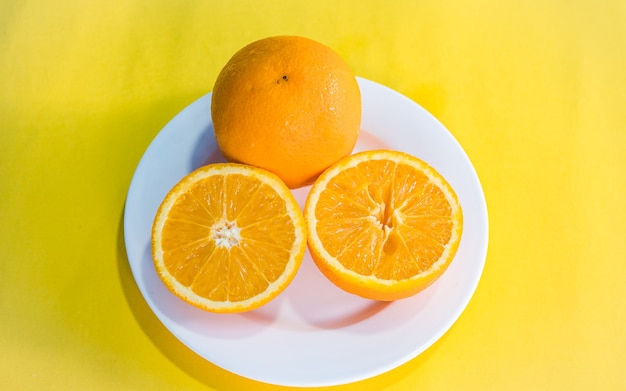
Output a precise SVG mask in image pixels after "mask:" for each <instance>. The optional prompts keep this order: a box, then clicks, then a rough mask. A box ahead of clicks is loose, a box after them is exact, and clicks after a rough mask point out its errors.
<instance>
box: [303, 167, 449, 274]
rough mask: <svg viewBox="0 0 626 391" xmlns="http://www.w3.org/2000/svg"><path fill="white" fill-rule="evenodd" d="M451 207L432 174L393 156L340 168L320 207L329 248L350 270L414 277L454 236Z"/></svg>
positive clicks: (320, 220)
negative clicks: (430, 177)
mask: <svg viewBox="0 0 626 391" xmlns="http://www.w3.org/2000/svg"><path fill="white" fill-rule="evenodd" d="M368 166H376V167H368ZM451 213H452V211H451V207H450V204H449V202H448V201H447V199H446V196H445V194H444V193H443V192H442V191H441V190H440V189H439V188H438V187H436V186H435V185H433V184H432V183H431V182H430V181H429V179H428V178H427V177H426V175H424V174H423V173H421V172H419V171H417V170H415V168H412V167H409V166H407V165H403V164H402V163H394V162H391V161H387V160H372V161H365V162H362V163H360V164H359V165H357V166H356V167H353V168H349V169H346V170H344V171H342V172H341V173H339V174H338V175H337V176H336V177H334V178H333V179H332V181H331V182H330V183H329V184H328V186H327V188H326V189H325V190H324V191H322V192H321V194H320V198H319V201H318V203H317V208H316V210H315V216H316V219H317V233H318V235H319V237H320V240H321V241H322V243H324V248H325V249H326V250H327V251H328V252H329V254H330V255H331V256H333V257H335V258H336V259H337V260H338V261H339V262H340V263H341V264H342V265H343V266H344V267H345V268H347V269H349V270H352V271H354V272H356V273H358V274H361V275H364V276H375V277H377V278H380V279H383V280H402V279H408V278H410V277H412V276H415V275H417V274H420V273H421V272H423V271H425V270H427V269H429V268H430V267H431V266H432V265H433V263H435V262H436V261H437V260H439V258H440V257H441V255H442V253H443V251H444V248H445V245H446V244H447V243H448V242H449V240H450V237H451V232H452V228H453V221H452V217H451ZM416 243H419V245H416Z"/></svg>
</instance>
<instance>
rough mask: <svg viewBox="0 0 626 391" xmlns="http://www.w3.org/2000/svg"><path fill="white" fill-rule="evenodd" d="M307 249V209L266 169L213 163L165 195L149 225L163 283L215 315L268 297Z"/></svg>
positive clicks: (256, 304) (251, 305)
mask: <svg viewBox="0 0 626 391" xmlns="http://www.w3.org/2000/svg"><path fill="white" fill-rule="evenodd" d="M305 250H306V230H305V225H304V218H303V216H302V211H301V210H300V207H299V206H298V203H297V202H296V200H295V198H294V197H293V195H292V194H291V192H290V191H289V188H288V187H287V186H286V185H285V184H284V183H283V182H282V181H281V180H280V179H279V178H278V177H277V176H276V175H274V174H272V173H270V172H268V171H265V170H263V169H259V168H255V167H251V166H246V165H241V164H235V163H223V164H211V165H207V166H204V167H202V168H199V169H197V170H196V171H194V172H192V173H190V174H189V175H187V176H186V177H184V178H183V179H182V180H181V181H180V182H179V183H178V184H176V185H175V186H174V187H173V188H172V190H170V192H169V193H168V194H167V196H166V197H165V199H164V200H163V202H162V204H161V205H160V207H159V209H158V211H157V214H156V217H155V219H154V224H153V227H152V255H153V259H154V265H155V268H156V270H157V272H158V275H159V277H160V278H161V280H162V281H163V283H164V284H165V285H166V286H167V287H168V288H169V289H170V290H171V291H172V292H173V293H174V294H175V295H177V296H178V297H180V298H181V299H183V300H185V301H186V302H188V303H190V304H192V305H194V306H196V307H199V308H202V309H204V310H207V311H211V312H243V311H248V310H252V309H255V308H258V307H260V306H262V305H263V304H265V303H267V302H269V301H270V300H272V299H273V298H275V297H276V296H277V295H278V294H280V293H281V292H282V291H283V290H284V289H285V288H286V287H287V285H288V284H289V283H290V282H291V281H292V279H293V277H294V276H295V274H296V272H297V270H298V268H299V266H300V264H301V262H302V258H303V257H304V252H305Z"/></svg>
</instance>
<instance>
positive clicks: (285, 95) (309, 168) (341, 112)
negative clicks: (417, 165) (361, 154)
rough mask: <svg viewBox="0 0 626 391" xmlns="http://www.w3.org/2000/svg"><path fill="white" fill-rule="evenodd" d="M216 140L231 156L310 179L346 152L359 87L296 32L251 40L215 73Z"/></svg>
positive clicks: (325, 50) (301, 180) (334, 57)
mask: <svg viewBox="0 0 626 391" xmlns="http://www.w3.org/2000/svg"><path fill="white" fill-rule="evenodd" d="M211 99H212V100H211V116H212V119H213V126H214V130H215V138H216V141H217V145H218V147H219V149H220V151H221V152H222V154H223V155H224V156H225V157H226V158H227V159H228V160H230V161H234V162H240V163H246V164H250V165H254V166H257V167H261V168H264V169H266V170H269V171H271V172H273V173H275V174H276V175H278V176H279V177H280V178H281V179H282V180H283V181H284V182H285V183H286V184H287V186H289V187H290V188H298V187H302V186H304V185H308V184H311V183H312V182H313V181H314V180H315V178H317V176H318V175H319V174H320V173H321V172H322V171H324V169H326V168H327V167H329V166H330V165H331V164H333V163H335V162H337V161H338V160H339V159H341V158H343V157H345V156H347V155H349V154H350V153H351V152H352V150H353V148H354V146H355V144H356V142H357V138H358V135H359V131H360V126H361V93H360V90H359V86H358V83H357V81H356V77H355V75H354V73H353V72H352V70H351V69H350V67H349V65H348V64H347V63H346V62H345V61H344V60H343V59H342V58H341V57H340V56H339V54H337V53H336V52H335V51H333V50H332V49H330V48H329V47H327V46H325V45H323V44H321V43H319V42H316V41H314V40H311V39H308V38H303V37H298V36H277V37H269V38H265V39H261V40H259V41H255V42H253V43H250V44H249V45H247V46H245V47H243V48H242V49H240V50H239V51H238V52H236V53H235V54H234V55H233V57H232V58H231V59H230V60H229V61H228V62H227V63H226V65H225V66H224V68H223V69H222V70H221V72H220V73H219V75H218V77H217V80H216V81H215V85H214V88H213V95H212V98H211Z"/></svg>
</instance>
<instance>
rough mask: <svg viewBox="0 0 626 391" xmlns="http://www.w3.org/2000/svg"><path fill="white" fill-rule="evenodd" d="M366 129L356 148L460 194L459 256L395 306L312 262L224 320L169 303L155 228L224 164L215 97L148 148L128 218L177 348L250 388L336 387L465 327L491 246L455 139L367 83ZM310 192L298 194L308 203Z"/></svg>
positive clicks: (135, 249) (132, 256)
mask: <svg viewBox="0 0 626 391" xmlns="http://www.w3.org/2000/svg"><path fill="white" fill-rule="evenodd" d="M359 85H360V87H361V93H362V96H363V121H362V132H361V136H360V138H359V142H358V144H357V147H356V150H364V149H374V148H390V149H396V150H402V151H405V152H408V153H411V154H413V155H415V156H417V157H420V158H421V159H423V160H425V161H427V162H428V163H430V164H431V165H432V166H433V167H434V168H435V169H437V170H438V171H439V172H440V173H441V174H442V175H443V176H444V177H445V178H446V179H447V180H448V181H449V182H450V184H451V185H452V186H453V187H454V189H455V190H456V192H457V195H458V197H459V200H460V202H461V206H462V208H463V213H464V230H463V237H462V239H461V244H460V246H459V249H458V253H457V255H456V257H455V259H454V261H453V262H452V264H451V265H450V267H449V269H448V270H447V271H446V273H445V274H444V275H443V276H442V277H441V278H440V279H439V280H438V281H436V282H435V283H434V284H433V285H432V286H430V287H429V288H427V289H426V290H425V291H423V292H421V293H419V294H417V295H416V296H413V297H411V298H409V299H405V300H401V301H396V302H392V303H380V302H374V301H369V300H365V299H362V298H359V297H356V296H353V295H350V294H348V293H345V292H343V291H341V290H339V289H338V288H336V287H335V286H334V285H332V284H331V283H329V282H328V281H327V280H326V279H325V278H324V277H323V276H322V275H321V274H320V272H319V271H318V270H317V268H316V267H315V265H314V263H313V262H312V260H311V258H310V255H309V254H308V253H307V255H306V257H305V259H304V261H303V264H302V267H301V269H300V270H299V272H298V274H297V276H296V278H295V279H294V280H293V282H292V283H291V285H290V286H289V287H288V288H287V289H286V290H285V291H284V292H283V293H282V294H281V295H280V296H278V298H276V299H275V300H273V301H272V302H270V303H269V304H267V305H266V306H264V307H262V308H260V309H257V310H255V311H252V312H248V313H244V314H234V315H219V314H212V313H207V312H203V311H201V310H198V309H196V308H194V307H192V306H190V305H188V304H186V303H184V302H183V301H181V300H179V299H178V298H176V297H175V296H174V295H172V294H171V293H170V292H169V291H168V290H167V289H166V288H165V286H164V285H163V284H162V283H161V281H160V280H159V278H158V276H157V274H156V272H155V270H154V267H153V264H152V258H151V254H150V230H151V225H152V220H153V218H154V215H155V213H156V210H157V208H158V206H159V204H160V203H161V200H162V199H163V197H164V196H165V194H166V193H167V192H168V191H169V189H170V188H171V187H172V186H173V185H174V184H175V183H176V182H178V181H179V180H180V179H181V178H182V177H183V176H184V175H186V174H187V173H189V172H191V171H192V170H194V169H195V168H197V167H200V166H201V165H204V164H206V163H209V162H216V161H223V158H222V157H221V155H220V153H219V151H218V150H217V147H216V143H215V139H214V136H213V125H212V122H211V115H210V111H211V110H210V106H211V94H210V93H209V94H207V95H205V96H203V97H202V98H200V99H199V100H197V101H196V102H194V103H193V104H191V105H190V106H188V107H187V108H186V109H185V110H183V111H182V112H181V113H180V114H178V115H177V116H176V117H175V118H174V119H172V121H171V122H170V123H168V124H167V126H165V128H163V130H162V131H161V132H160V133H159V134H158V136H157V137H156V138H155V139H154V141H153V142H152V144H151V145H150V147H149V148H148V149H147V150H146V152H145V154H144V156H143V158H142V159H141V161H140V163H139V165H138V166H137V170H136V172H135V174H134V177H133V179H132V182H131V185H130V189H129V191H128V196H127V199H126V207H125V214H124V235H125V241H126V251H127V253H128V260H129V262H130V266H131V269H132V272H133V275H134V277H135V280H136V282H137V285H138V287H139V290H140V291H141V293H142V294H143V296H144V298H145V299H146V301H147V302H148V305H149V306H150V307H151V308H152V310H153V311H154V313H155V314H156V316H157V317H158V318H159V319H160V321H161V322H163V324H164V325H165V327H167V328H168V329H169V330H170V331H171V332H172V333H173V334H174V335H175V336H176V337H177V338H178V339H179V340H180V341H182V342H183V343H184V344H185V345H187V346H188V347H189V348H190V349H192V350H193V351H194V352H196V353H197V354H199V355H200V356H202V357H204V358H205V359H206V360H209V361H211V362H212V363H214V364H216V365H218V366H220V367H222V368H224V369H226V370H228V371H231V372H233V373H236V374H239V375H241V376H245V377H247V378H250V379H254V380H258V381H262V382H266V383H272V384H278V385H287V386H303V387H304V386H306V387H314V386H329V385H337V384H344V383H350V382H354V381H358V380H362V379H365V378H369V377H372V376H375V375H378V374H381V373H383V372H386V371H388V370H391V369H393V368H395V367H397V366H399V365H400V364H403V363H405V362H407V361H408V360H410V359H412V358H414V357H416V356H417V355H418V354H420V353H421V352H423V351H424V350H425V349H426V348H428V347H429V346H430V345H431V344H433V343H434V342H435V341H436V340H437V339H439V338H440V337H441V336H442V335H443V334H444V333H445V332H446V331H447V330H448V329H449V328H450V327H451V326H452V324H453V323H454V322H455V321H456V320H457V318H458V317H459V316H460V315H461V312H462V311H463V310H464V309H465V307H466V305H467V304H468V302H469V300H470V298H471V297H472V295H473V293H474V291H475V289H476V286H477V284H478V281H479V279H480V276H481V273H482V270H483V267H484V263H485V257H486V253H487V242H488V220H487V209H486V204H485V198H484V194H483V191H482V188H481V185H480V182H479V180H478V177H477V175H476V172H475V170H474V168H473V166H472V164H471V162H470V160H469V159H468V157H467V155H466V154H465V152H464V151H463V149H462V148H461V146H460V145H459V144H458V143H457V141H456V140H455V139H454V137H453V136H452V135H451V134H450V133H449V132H448V131H447V130H446V129H445V128H444V127H443V125H441V123H439V122H438V121H437V120H436V119H435V118H434V117H433V116H432V115H430V114H429V113H428V112H427V111H426V110H424V109H423V108H421V107H420V106H419V105H417V104H416V103H414V102H413V101H411V100H409V99H408V98H406V97H404V96H403V95H401V94H399V93H397V92H395V91H393V90H391V89H389V88H387V87H384V86H382V85H380V84H377V83H374V82H371V81H368V80H364V79H359ZM307 191H308V188H303V189H299V190H297V191H295V192H294V193H295V195H296V198H298V199H299V201H300V202H301V205H302V204H303V201H304V199H305V197H306V193H307Z"/></svg>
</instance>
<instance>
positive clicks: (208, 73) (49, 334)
mask: <svg viewBox="0 0 626 391" xmlns="http://www.w3.org/2000/svg"><path fill="white" fill-rule="evenodd" d="M276 34H298V35H304V36H307V37H310V38H313V39H316V40H319V41H321V42H323V43H325V44H327V45H328V46H330V47H332V48H334V49H335V50H337V51H338V52H339V53H340V54H341V55H342V56H343V57H344V58H345V59H346V60H347V61H348V62H349V63H350V65H351V66H352V67H353V68H354V70H355V72H356V73H357V74H358V75H360V76H363V77H365V78H368V79H371V80H374V81H377V82H380V83H383V84H386V85H388V86H389V87H391V88H394V89H396V90H398V91H400V92H401V93H404V94H405V95H407V96H409V97H410V98H412V99H413V100H415V101H417V102H418V103H420V104H421V105H422V106H424V107H425V108H426V109H428V110H429V111H430V112H431V113H433V114H434V115H435V116H436V117H438V118H439V119H440V120H441V121H442V122H443V123H444V124H445V125H446V127H448V128H449V130H450V131H451V132H452V133H453V134H454V136H455V137H456V138H457V139H458V140H459V142H460V143H461V145H462V146H463V147H464V149H465V150H466V152H467V153H468V155H469V156H470V158H471V159H472V161H473V163H474V165H475V167H476V170H477V172H478V174H479V177H480V179H481V181H482V184H483V187H484V191H485V195H486V199H487V205H488V209H489V217H490V244H489V252H488V257H487V262H486V267H485V270H484V273H483V277H482V280H481V282H480V284H479V286H478V289H477V291H476V294H475V296H474V297H473V299H472V300H471V302H470V304H469V306H468V307H467V309H466V311H465V312H464V313H463V315H462V316H461V317H460V319H459V320H458V322H457V323H456V324H455V325H454V326H453V327H452V328H451V329H450V330H449V332H448V333H446V335H445V336H444V337H443V338H442V339H441V340H440V341H438V342H437V343H435V344H434V345H433V346H432V347H431V348H430V349H428V350H427V351H426V352H425V353H424V354H422V355H420V356H418V357H417V358H415V359H414V360H411V361H410V362H408V363H406V364H404V365H402V366H400V367H399V368H397V369H395V370H393V371H391V372H388V373H386V374H383V375H380V376H377V377H375V378H372V379H368V380H365V381H362V382H359V383H356V384H349V385H345V386H340V387H336V388H334V389H337V390H418V389H419V390H457V389H476V390H483V389H497V390H555V389H567V390H573V389H597V390H621V389H626V375H625V372H624V369H625V368H626V358H625V357H626V326H625V324H624V323H625V322H626V304H625V302H626V301H625V299H626V244H625V243H626V239H625V236H626V210H625V209H626V208H625V206H624V205H625V204H626V201H625V199H624V194H626V172H625V169H626V2H624V1H623V0H613V1H611V0H599V1H590V0H587V1H583V0H574V1H565V0H562V1H561V0H541V1H540V0H531V1H500V0H478V1H461V0H452V1H389V2H387V1H367V0H362V1H343V2H342V1H337V0H309V1H307V2H302V1H259V2H257V1H252V0H249V1H244V0H237V1H218V0H210V1H200V0H197V1H190V0H183V1H174V0H156V1H152V0H151V1H138V0H121V1H104V0H92V1H82V0H67V1H52V0H41V1H33V0H31V1H27V0H24V1H15V0H4V1H1V2H0V151H1V153H0V222H1V223H0V389H3V390H44V389H46V390H48V389H62V390H67V389H77V390H112V389H117V390H120V389H123V390H126V389H127V390H152V389H153V390H204V389H213V390H243V389H245V390H273V389H281V388H280V387H274V386H270V385H266V384H261V383H256V382H254V381H251V380H248V379H244V378H241V377H238V376H236V375H233V374H230V373H228V372H226V371H224V370H222V369H219V368H217V367H216V366H214V365H213V364H210V363H208V362H205V361H204V360H203V359H201V358H200V357H198V356H196V355H195V354H194V353H192V352H191V351H190V350H188V349H187V348H186V347H184V346H183V345H182V344H181V343H180V342H178V341H177V340H176V339H175V338H174V337H173V336H172V335H171V334H170V333H169V332H168V331H167V330H166V329H165V328H164V327H163V326H162V325H161V323H160V322H159V321H158V320H157V318H156V317H155V316H154V315H153V314H152V312H151V311H150V310H149V308H148V307H147V305H146V303H145V301H144V300H143V298H142V296H141V295H140V293H139V291H138V288H137V286H136V285H135V282H134V280H133V278H132V275H131V272H130V268H129V265H128V259H127V257H126V253H125V248H124V242H123V236H122V235H123V232H122V224H123V217H122V216H123V209H124V201H125V196H126V192H127V190H128V186H129V183H130V180H131V177H132V175H133V172H134V170H135V167H136V165H137V163H138V161H139V159H140V158H141V156H142V154H143V152H144V150H145V149H146V147H147V146H148V144H149V143H150V141H151V140H152V138H153V137H154V136H155V135H156V134H157V133H158V132H159V131H160V130H161V128H162V127H163V126H164V125H165V124H166V123H167V122H168V121H169V120H170V119H171V118H172V117H173V116H175V115H176V114H177V113H178V112H180V111H181V110H182V109H183V108H185V107H186V106H187V105H189V104H190V103H191V102H193V101H194V100H195V99H197V98H199V97H200V96H202V95H204V94H205V93H207V92H209V91H210V90H211V89H212V85H213V82H214V80H215V78H216V76H217V73H218V72H219V70H220V68H221V67H222V66H223V65H224V63H225V62H226V61H227V60H228V58H229V57H230V56H231V55H232V54H233V53H234V52H235V51H236V50H237V49H239V48H240V47H242V46H243V45H245V44H247V43H249V42H251V41H253V40H256V39H258V38H262V37H265V36H269V35H276Z"/></svg>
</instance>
